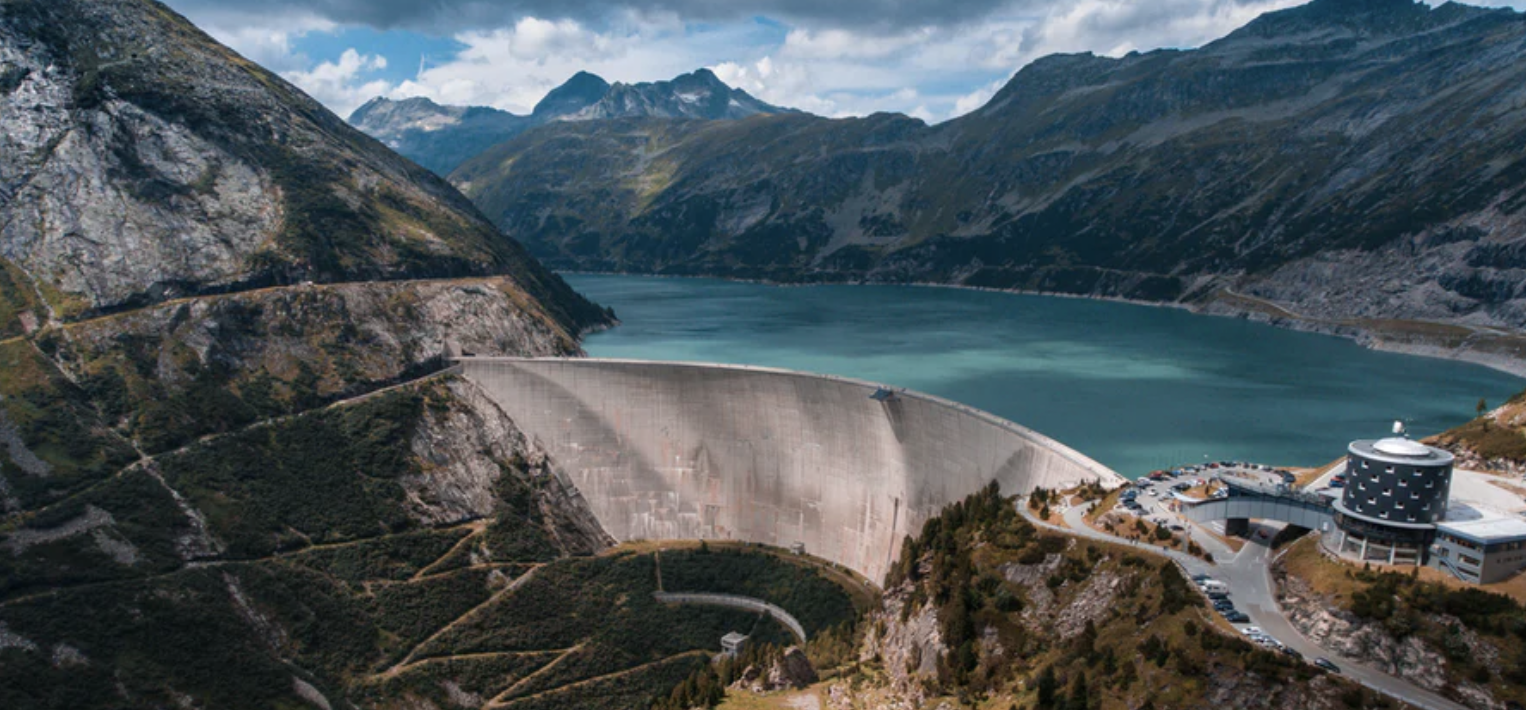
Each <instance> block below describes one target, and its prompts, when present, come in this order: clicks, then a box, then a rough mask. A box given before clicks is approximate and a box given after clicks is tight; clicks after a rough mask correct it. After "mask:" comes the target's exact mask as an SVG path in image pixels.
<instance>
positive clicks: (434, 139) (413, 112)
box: [349, 69, 791, 175]
mask: <svg viewBox="0 0 1526 710" xmlns="http://www.w3.org/2000/svg"><path fill="white" fill-rule="evenodd" d="M790 112H791V110H790V109H784V108H779V107H778V106H773V105H771V104H768V103H764V102H762V101H759V100H758V99H756V98H753V97H752V96H751V95H750V94H748V93H747V92H746V91H743V90H741V89H733V88H731V87H729V86H727V85H726V84H725V83H724V82H722V81H721V80H720V79H719V78H718V77H716V76H715V74H714V73H712V72H711V71H710V70H708V69H699V70H697V71H694V72H691V73H689V74H683V75H680V76H678V77H676V78H674V79H673V80H671V81H656V82H640V83H636V84H625V83H617V84H613V85H611V84H610V83H609V82H607V81H605V80H604V79H602V78H600V77H598V76H595V75H593V74H589V73H588V72H578V73H577V74H575V75H573V77H572V78H571V79H568V80H567V82H566V83H564V84H562V85H561V86H559V87H557V88H555V89H552V90H551V92H550V93H548V94H546V97H545V98H544V99H542V100H541V101H540V103H537V104H536V105H535V109H534V110H533V111H532V112H531V113H530V115H528V116H516V115H514V114H511V113H508V112H507V111H500V110H498V109H494V108H488V107H485V106H469V107H468V106H440V105H439V104H436V103H434V102H432V101H430V100H428V99H424V98H411V99H403V100H400V101H393V100H390V99H385V98H380V97H378V98H375V99H372V100H371V101H369V102H367V103H366V104H365V105H364V106H361V107H360V108H358V109H356V110H355V112H354V113H352V114H350V118H349V121H350V123H351V124H353V125H355V127H357V128H359V129H360V130H362V131H365V132H366V133H367V134H369V135H371V136H372V137H374V138H376V139H377V140H380V141H382V142H383V143H386V144H387V145H388V146H389V147H391V148H392V149H393V150H396V151H397V152H399V153H401V154H403V155H405V156H407V157H409V158H412V159H413V160H415V161H417V162H418V163H419V165H422V166H424V167H426V168H429V169H430V170H433V171H435V172H436V173H439V174H440V175H447V174H449V173H450V171H452V170H454V169H455V168H456V166H458V165H460V164H462V163H464V162H466V161H467V160H470V159H472V158H474V157H476V156H477V155H480V154H481V153H483V152H484V151H486V150H487V149H489V148H491V147H493V146H494V145H497V144H499V143H502V142H504V141H507V140H509V139H510V138H513V137H514V136H517V135H519V134H520V133H523V132H525V131H528V130H530V129H531V128H534V127H536V126H541V125H545V124H547V123H552V122H556V121H598V120H603V119H610V118H629V117H636V116H652V117H659V118H674V119H698V120H721V119H736V118H746V117H748V116H757V115H766V114H778V113H790Z"/></svg>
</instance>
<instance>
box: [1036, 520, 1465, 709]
mask: <svg viewBox="0 0 1526 710" xmlns="http://www.w3.org/2000/svg"><path fill="white" fill-rule="evenodd" d="M1092 505H1094V504H1093V503H1087V504H1085V505H1080V506H1074V507H1071V508H1069V509H1067V510H1066V511H1065V512H1064V514H1063V515H1064V520H1065V525H1067V526H1069V527H1061V526H1058V525H1051V524H1049V523H1045V522H1041V521H1039V520H1037V519H1035V518H1033V517H1032V516H1031V515H1029V513H1028V510H1027V506H1026V505H1024V504H1021V503H1020V504H1019V505H1018V506H1017V507H1018V512H1019V513H1021V514H1022V515H1023V517H1024V518H1026V519H1027V520H1028V521H1029V522H1031V523H1033V524H1034V525H1037V526H1039V527H1042V528H1046V529H1049V530H1054V531H1057V532H1060V533H1064V534H1067V535H1075V536H1079V537H1084V538H1090V539H1093V540H1099V541H1102V542H1109V543H1113V544H1117V545H1124V546H1130V547H1136V548H1138V549H1139V550H1140V551H1142V552H1147V553H1150V554H1155V555H1160V556H1162V557H1167V558H1169V559H1171V560H1173V561H1175V562H1176V563H1178V564H1179V565H1181V566H1182V568H1183V569H1185V570H1186V571H1187V574H1189V575H1193V574H1206V575H1209V576H1211V577H1213V578H1214V579H1217V580H1219V581H1220V582H1223V583H1224V584H1225V585H1227V586H1228V587H1229V593H1230V597H1231V598H1232V599H1234V602H1235V607H1236V608H1238V609H1239V610H1240V611H1243V612H1245V615H1246V616H1248V617H1250V620H1251V624H1253V625H1255V626H1259V627H1261V630H1262V631H1264V632H1266V633H1267V635H1269V636H1271V637H1272V638H1275V639H1277V640H1278V641H1281V642H1282V643H1283V644H1284V645H1286V646H1288V647H1289V648H1292V649H1293V650H1295V651H1298V652H1299V653H1301V654H1303V655H1304V657H1305V658H1310V659H1312V658H1315V657H1318V656H1332V657H1336V658H1340V657H1339V656H1337V655H1336V654H1335V653H1334V652H1332V651H1328V650H1325V649H1324V648H1323V647H1321V646H1319V645H1318V644H1316V643H1314V642H1313V641H1310V640H1309V639H1308V638H1306V637H1304V635H1303V634H1301V633H1299V632H1298V630H1297V629H1296V628H1295V627H1294V626H1293V624H1292V622H1290V621H1288V618H1287V616H1286V615H1285V614H1283V612H1282V607H1281V606H1279V605H1278V604H1277V595H1276V592H1275V590H1274V588H1273V586H1272V578H1271V572H1270V569H1269V565H1270V563H1271V561H1272V552H1271V550H1270V549H1269V548H1267V547H1266V546H1264V545H1262V544H1259V542H1258V540H1256V539H1252V541H1251V542H1249V543H1247V544H1246V545H1245V547H1243V548H1242V549H1241V550H1240V551H1239V552H1234V551H1232V550H1230V549H1229V548H1228V546H1226V545H1224V544H1223V543H1221V542H1219V541H1218V540H1216V539H1213V537H1212V536H1211V535H1208V534H1206V531H1204V532H1203V533H1202V534H1197V535H1193V539H1194V540H1196V541H1197V542H1198V543H1199V544H1201V545H1203V546H1204V547H1205V548H1207V549H1208V550H1209V551H1210V552H1212V553H1213V556H1214V559H1216V560H1220V561H1221V563H1220V564H1213V563H1210V562H1204V561H1203V560H1201V559H1198V558H1196V557H1193V556H1191V555H1188V554H1185V553H1182V552H1177V551H1175V550H1168V549H1165V548H1161V547H1155V546H1152V545H1144V544H1138V543H1131V542H1130V541H1129V540H1126V539H1123V538H1119V537H1114V536H1112V535H1109V534H1107V533H1104V532H1102V531H1100V530H1097V529H1095V528H1093V527H1091V526H1090V525H1087V524H1086V521H1085V520H1084V519H1083V516H1085V514H1086V512H1087V511H1088V510H1090V509H1091V506H1092ZM1267 537H1268V538H1270V537H1271V536H1270V535H1268V536H1267ZM1340 661H1341V663H1340V666H1341V670H1342V675H1344V676H1346V677H1347V678H1349V679H1351V680H1354V681H1356V682H1358V683H1361V684H1362V685H1364V686H1367V687H1368V688H1371V689H1372V690H1375V691H1377V692H1379V693H1382V694H1384V695H1387V696H1389V697H1391V698H1394V699H1395V700H1400V701H1403V702H1405V703H1409V704H1410V705H1413V706H1415V707H1417V708H1425V709H1426V710H1468V708H1467V707H1466V706H1464V705H1461V704H1458V703H1456V702H1454V701H1452V700H1448V699H1447V698H1444V697H1442V696H1441V695H1439V694H1437V693H1434V692H1432V691H1429V690H1426V689H1425V688H1421V687H1420V686H1418V685H1415V684H1413V683H1410V682H1408V681H1406V680H1404V679H1402V678H1397V677H1394V676H1391V675H1389V674H1387V673H1384V672H1382V671H1380V670H1378V669H1376V668H1372V667H1370V666H1366V665H1363V664H1360V663H1357V662H1355V661H1352V660H1350V659H1345V658H1340Z"/></svg>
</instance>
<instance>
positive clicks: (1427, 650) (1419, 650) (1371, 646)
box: [1273, 567, 1510, 710]
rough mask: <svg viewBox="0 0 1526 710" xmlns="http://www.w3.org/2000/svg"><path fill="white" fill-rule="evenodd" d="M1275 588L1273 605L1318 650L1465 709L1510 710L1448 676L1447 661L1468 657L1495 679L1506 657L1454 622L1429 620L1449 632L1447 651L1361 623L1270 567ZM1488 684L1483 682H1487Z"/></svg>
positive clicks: (1484, 690)
mask: <svg viewBox="0 0 1526 710" xmlns="http://www.w3.org/2000/svg"><path fill="white" fill-rule="evenodd" d="M1273 576H1274V578H1275V579H1276V583H1277V603H1278V604H1280V605H1281V606H1282V608H1283V610H1284V611H1286V612H1287V615H1288V620H1289V621H1291V622H1292V623H1293V625H1294V626H1295V627H1297V628H1298V631H1299V633H1302V634H1303V635H1304V636H1306V637H1308V638H1309V639H1310V640H1311V641H1314V642H1315V643H1317V644H1319V645H1320V646H1321V647H1324V648H1328V649H1331V650H1333V651H1335V652H1336V653H1337V654H1339V655H1340V656H1341V657H1343V658H1347V659H1351V660H1354V661H1357V662H1360V663H1363V664H1366V665H1369V666H1372V667H1374V668H1379V669H1382V670H1383V671H1384V672H1385V673H1389V674H1391V675H1395V676H1399V677H1401V678H1404V679H1406V680H1408V681H1410V682H1411V683H1414V684H1416V685H1418V686H1420V687H1422V688H1426V689H1428V690H1432V691H1436V692H1442V693H1446V694H1447V695H1449V696H1451V697H1454V698H1457V699H1458V700H1460V701H1461V702H1463V703H1464V704H1465V705H1467V706H1468V707H1474V708H1487V709H1488V710H1504V708H1506V707H1508V706H1509V705H1508V704H1507V703H1506V702H1505V701H1503V700H1501V699H1500V698H1499V697H1498V694H1496V693H1494V692H1492V691H1491V689H1490V687H1489V686H1488V685H1487V683H1485V684H1480V683H1478V682H1469V681H1466V680H1460V679H1457V678H1455V677H1452V676H1453V675H1455V674H1449V673H1448V665H1449V658H1457V659H1461V658H1466V659H1467V660H1468V662H1470V663H1474V664H1477V665H1479V666H1481V667H1483V668H1486V669H1488V676H1491V677H1495V678H1498V677H1499V676H1500V674H1501V673H1502V672H1506V671H1507V670H1508V669H1507V668H1506V664H1508V663H1509V662H1510V660H1509V654H1508V653H1506V652H1505V650H1504V649H1501V648H1499V647H1498V646H1497V645H1496V644H1494V643H1491V642H1489V641H1487V640H1485V639H1483V638H1481V637H1480V636H1479V634H1477V633H1474V632H1473V631H1471V630H1469V629H1468V628H1467V627H1466V626H1465V625H1463V624H1462V623H1460V622H1459V620H1458V619H1457V618H1456V617H1452V616H1449V615H1445V614H1438V615H1436V617H1435V618H1433V619H1431V621H1434V622H1435V623H1436V624H1438V625H1441V626H1444V627H1449V628H1451V629H1452V630H1453V632H1452V636H1451V637H1450V638H1451V640H1450V642H1449V643H1450V644H1452V645H1454V647H1453V648H1450V649H1440V648H1436V647H1435V646H1433V645H1432V644H1430V643H1427V642H1426V641H1425V640H1424V639H1422V638H1421V637H1420V636H1419V635H1403V634H1399V635H1396V634H1395V633H1394V631H1393V630H1392V629H1391V628H1389V627H1387V626H1386V625H1385V624H1383V623H1380V622H1376V621H1371V620H1364V619H1361V618H1359V617H1357V616H1355V615H1354V614H1352V613H1350V612H1348V611H1345V610H1344V609H1342V608H1340V606H1338V605H1337V604H1335V603H1333V601H1332V600H1330V599H1328V598H1323V597H1321V595H1320V594H1318V593H1317V592H1315V591H1314V590H1313V589H1312V588H1311V587H1310V586H1309V584H1308V583H1307V582H1305V581H1304V580H1302V579H1299V578H1298V577H1296V576H1293V575H1290V574H1287V572H1286V570H1284V569H1282V568H1280V567H1274V568H1273ZM1485 681H1487V677H1486V678H1485Z"/></svg>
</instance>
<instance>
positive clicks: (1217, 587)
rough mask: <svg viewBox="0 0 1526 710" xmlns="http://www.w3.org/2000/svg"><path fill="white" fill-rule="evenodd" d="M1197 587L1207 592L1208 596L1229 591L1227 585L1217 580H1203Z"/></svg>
mask: <svg viewBox="0 0 1526 710" xmlns="http://www.w3.org/2000/svg"><path fill="white" fill-rule="evenodd" d="M1198 586H1199V587H1202V589H1203V591H1205V592H1208V593H1210V594H1212V593H1213V592H1227V591H1229V585H1227V584H1225V583H1223V582H1220V581H1219V580H1217V579H1205V580H1203V583H1202V584H1199V585H1198Z"/></svg>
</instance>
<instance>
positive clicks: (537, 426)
mask: <svg viewBox="0 0 1526 710" xmlns="http://www.w3.org/2000/svg"><path fill="white" fill-rule="evenodd" d="M459 364H460V367H461V372H462V374H463V375H464V376H465V377H466V378H467V379H469V380H471V381H472V382H474V383H476V384H477V385H478V386H480V387H482V388H483V390H484V391H485V392H486V393H487V394H488V396H489V397H491V398H492V399H493V400H494V401H495V402H496V403H497V404H498V405H499V406H500V407H502V408H503V410H504V412H505V413H506V414H508V415H509V417H510V418H512V419H513V420H514V422H515V423H516V424H517V425H518V426H519V427H520V428H521V429H522V430H524V432H525V433H526V435H527V436H529V437H531V438H533V439H535V440H536V441H537V442H539V444H540V445H541V447H542V448H544V449H545V450H546V451H547V452H549V453H550V455H551V457H552V459H553V463H554V464H555V466H554V467H555V468H556V469H557V470H559V471H560V472H561V473H563V474H564V475H566V476H567V477H568V478H569V480H568V481H567V483H570V484H571V485H573V486H574V487H575V488H576V489H577V490H578V491H579V492H580V493H581V494H582V495H583V497H584V498H585V499H587V501H588V503H589V505H590V507H591V508H592V510H593V512H594V514H595V515H597V516H598V518H599V521H600V522H601V523H602V524H603V525H604V528H605V530H606V531H608V532H609V534H610V535H612V536H614V537H615V538H616V539H617V540H621V541H629V540H641V539H647V540H665V539H711V540H716V539H721V540H739V541H747V542H759V543H765V544H768V545H774V546H778V547H791V546H793V545H796V544H803V545H804V547H805V551H806V552H808V553H810V554H813V555H816V556H818V557H822V558H825V559H828V560H831V561H833V562H837V563H839V564H842V565H844V566H846V567H848V568H851V569H853V570H855V571H857V572H859V573H860V574H863V575H864V576H865V577H868V578H869V579H871V580H873V581H874V582H876V583H879V582H881V581H882V580H883V579H884V575H885V571H886V570H887V569H888V568H889V566H890V565H891V564H892V563H893V562H894V561H895V559H896V556H897V555H898V554H899V552H900V545H901V541H902V539H903V538H904V537H905V536H907V535H915V534H917V533H919V532H920V531H921V529H922V524H923V523H924V522H926V520H927V519H928V518H929V517H931V516H933V515H935V514H937V512H938V511H939V510H940V509H941V508H942V507H943V506H944V505H946V504H948V503H950V502H953V501H957V500H960V499H962V498H964V497H965V496H967V495H969V494H970V493H973V492H975V491H976V490H979V489H980V488H981V487H982V486H984V485H986V484H987V483H989V482H990V481H991V480H993V479H994V480H996V481H999V482H1000V484H1001V487H1002V491H1003V492H1004V493H1007V494H1016V493H1025V492H1028V491H1031V490H1033V489H1034V488H1036V487H1044V488H1050V489H1053V488H1061V487H1068V486H1071V485H1074V484H1078V483H1081V482H1083V481H1099V482H1101V483H1103V484H1104V485H1108V486H1113V485H1120V484H1123V483H1125V481H1124V479H1123V478H1122V477H1120V476H1119V475H1118V474H1117V473H1115V472H1113V471H1112V470H1111V469H1109V468H1107V467H1105V466H1103V465H1101V464H1099V463H1097V462H1095V461H1093V460H1091V459H1089V458H1087V457H1085V456H1083V455H1081V454H1080V453H1078V452H1076V451H1074V450H1072V449H1070V448H1069V447H1067V446H1065V445H1063V444H1060V443H1059V442H1057V441H1054V440H1052V439H1050V438H1048V437H1045V436H1043V435H1041V434H1038V433H1036V432H1033V431H1031V430H1029V429H1026V428H1024V427H1021V426H1018V425H1016V424H1013V423H1012V422H1009V421H1006V420H1004V419H1001V418H998V417H996V416H994V415H991V414H988V413H986V412H982V411H980V410H977V409H973V408H971V407H966V406H964V405H961V404H958V403H955V402H951V401H948V400H944V399H940V398H937V397H933V396H930V395H926V394H920V393H917V392H909V391H905V390H889V389H885V388H882V387H881V386H880V385H876V384H873V383H869V382H863V381H858V380H852V379H846V378H841V377H831V376H823V375H811V374H805V373H799V372H790V371H787V370H776V369H769V368H759V367H747V366H734V365H709V364H696V363H676V362H649V361H634V360H600V359H591V358H575V359H569V358H475V357H469V358H462V359H460V360H459Z"/></svg>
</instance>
